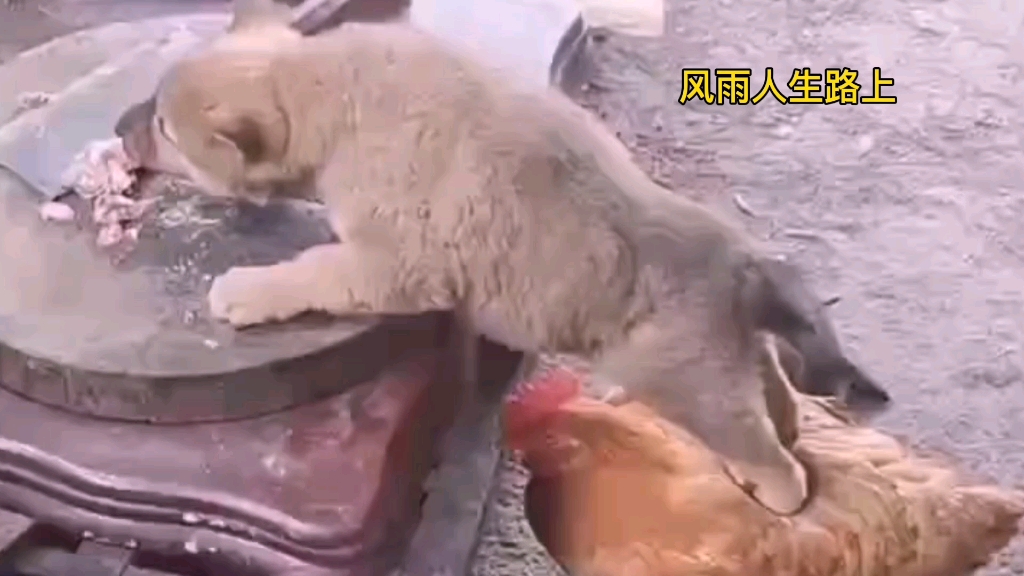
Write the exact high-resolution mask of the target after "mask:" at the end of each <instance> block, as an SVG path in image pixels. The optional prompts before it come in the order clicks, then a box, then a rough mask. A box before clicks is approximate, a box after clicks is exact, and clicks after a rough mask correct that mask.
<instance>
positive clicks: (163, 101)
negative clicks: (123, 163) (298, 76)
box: [114, 0, 302, 194]
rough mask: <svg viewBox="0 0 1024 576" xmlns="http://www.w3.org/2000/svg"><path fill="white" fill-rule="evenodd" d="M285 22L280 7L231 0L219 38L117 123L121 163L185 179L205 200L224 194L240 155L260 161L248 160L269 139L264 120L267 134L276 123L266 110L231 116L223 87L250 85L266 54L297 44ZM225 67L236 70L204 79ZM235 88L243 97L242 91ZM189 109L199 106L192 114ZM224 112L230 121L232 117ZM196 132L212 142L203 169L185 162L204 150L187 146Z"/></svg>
mask: <svg viewBox="0 0 1024 576" xmlns="http://www.w3.org/2000/svg"><path fill="white" fill-rule="evenodd" d="M290 20H291V12H290V11H289V9H288V7H287V6H285V5H283V4H280V3H278V2H275V1H274V0H236V2H235V3H234V17H233V19H232V22H231V24H230V26H228V28H227V31H226V33H225V34H224V35H222V36H220V37H218V38H217V39H215V40H214V41H213V42H212V43H211V44H210V45H208V46H206V47H205V48H203V50H202V52H201V53H200V54H198V55H197V56H195V57H193V58H192V59H190V60H188V61H185V62H182V63H179V64H177V65H176V66H175V67H173V68H172V69H171V70H170V71H169V72H168V74H167V75H166V76H165V77H164V79H163V81H162V82H161V84H160V86H159V87H158V89H157V93H156V94H154V95H153V96H152V97H150V98H149V99H147V100H145V101H143V102H140V103H138V104H135V105H133V106H131V107H130V108H129V109H128V110H126V111H125V112H124V113H123V114H122V115H121V117H120V118H119V119H118V121H117V125H116V127H115V129H114V131H115V133H116V134H117V135H118V136H120V137H121V138H122V140H123V141H124V147H125V151H126V152H127V153H128V154H129V156H131V157H132V158H133V159H134V160H135V161H136V163H137V164H138V165H139V166H141V167H142V168H145V169H147V170H150V171H153V172H165V173H170V174H174V175H177V176H184V177H188V178H193V179H196V180H197V183H199V184H200V185H202V186H203V187H204V188H206V189H208V190H209V191H211V192H212V193H218V194H225V193H228V192H226V190H225V186H227V185H228V184H229V181H228V180H225V178H227V177H228V176H230V175H231V174H232V170H234V171H235V172H236V173H237V172H238V168H239V165H240V164H239V161H238V160H239V154H242V158H243V159H245V156H244V154H245V153H246V152H249V153H250V157H258V156H260V155H259V154H256V155H252V154H251V153H252V152H254V151H259V150H260V149H261V147H262V145H263V143H264V140H263V139H264V138H269V137H272V136H274V135H275V134H276V132H275V130H274V128H272V127H264V126H263V125H262V124H261V122H262V121H267V120H269V122H270V126H275V124H274V122H275V121H276V120H275V119H274V118H268V116H267V114H266V113H265V110H264V108H265V106H264V104H265V103H266V102H265V103H264V104H260V105H258V106H257V107H256V108H257V109H256V110H255V111H250V114H249V115H248V116H246V114H245V113H244V112H243V111H242V110H240V108H239V107H240V106H242V105H243V103H241V102H237V101H236V100H235V99H234V96H235V95H233V94H231V87H232V86H235V87H242V86H240V85H239V83H240V82H244V81H246V80H245V79H246V78H253V77H258V76H259V75H260V74H259V71H258V69H259V68H260V63H261V62H262V64H263V65H266V64H267V63H268V62H269V59H270V55H271V54H272V53H273V52H275V51H277V50H279V49H281V48H283V47H286V46H288V45H292V44H294V43H296V42H298V41H300V40H301V39H302V35H301V34H300V33H299V32H298V31H296V30H294V29H292V28H291V27H290V26H289V23H290ZM233 59H237V64H239V65H236V66H227V67H226V69H225V73H226V74H227V75H226V76H224V77H220V76H219V75H218V74H217V73H216V71H211V67H214V68H215V67H216V63H218V62H222V63H223V62H230V61H232V60H233ZM211 65H213V66H211ZM263 87H265V86H263ZM242 88H243V89H242V93H243V94H244V93H245V90H246V89H248V88H249V87H242ZM261 94H263V95H265V94H266V92H265V91H264V92H261ZM256 100H258V97H257V98H256ZM158 102H159V103H160V104H159V106H158ZM196 103H202V105H201V106H200V107H196ZM214 104H220V105H219V106H215V105H214ZM202 106H205V107H206V109H205V110H203V109H202ZM158 110H160V111H161V113H160V114H158ZM231 110H235V111H236V112H238V114H236V115H235V116H234V117H232V113H231ZM280 125H281V122H277V126H278V127H279V126H280ZM197 129H198V130H199V131H200V132H206V133H208V134H211V135H213V136H211V137H213V138H215V139H216V142H215V143H211V147H212V152H213V153H214V154H213V156H209V157H207V160H208V161H209V162H207V164H211V165H210V166H208V165H206V164H204V163H203V162H196V161H194V160H193V157H194V156H195V155H196V154H200V153H201V151H202V149H203V146H204V145H200V146H199V147H196V145H195V144H196V142H195V138H192V136H195V134H193V132H195V131H196V130H197ZM179 132H180V134H179ZM183 138H184V139H183ZM225 138H226V139H227V141H225ZM199 139H200V140H202V138H199ZM266 143H269V142H266ZM226 145H230V146H233V147H234V148H235V153H232V154H228V153H227V152H226V151H225V146H226ZM269 148H273V146H269ZM229 156H232V157H234V158H235V160H234V165H235V166H234V168H229V163H227V162H226V160H227V158H228V157H229ZM248 159H250V160H251V158H248ZM241 165H244V162H242V164H241Z"/></svg>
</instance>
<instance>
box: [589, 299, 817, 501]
mask: <svg viewBox="0 0 1024 576" xmlns="http://www.w3.org/2000/svg"><path fill="white" fill-rule="evenodd" d="M699 322H700V318H695V317H692V316H680V317H677V318H673V319H665V318H659V319H655V320H654V321H653V322H651V323H649V324H646V325H642V326H640V327H638V328H637V329H636V330H634V331H633V333H632V334H631V335H630V339H629V340H628V341H627V342H625V343H624V344H623V345H621V346H618V347H616V348H613V349H612V350H609V351H608V352H607V353H606V354H605V355H603V356H602V357H601V358H600V359H599V360H598V362H597V365H596V366H595V370H594V378H595V380H598V379H599V380H604V381H606V382H610V383H614V384H619V385H621V386H623V387H624V388H625V389H626V391H627V393H628V394H629V396H630V397H631V398H635V399H637V400H640V401H644V402H645V403H647V404H648V405H649V406H651V407H653V408H655V409H657V410H658V411H659V413H660V414H661V416H663V417H665V418H666V419H668V420H670V421H672V422H674V423H676V424H678V425H680V426H682V427H683V428H685V429H686V430H688V431H689V432H691V433H692V434H694V435H695V436H696V437H697V438H699V439H700V440H702V441H703V442H704V443H705V444H706V445H707V446H708V447H709V448H710V449H712V450H714V451H715V452H717V453H718V454H719V455H720V456H721V457H722V458H723V459H724V461H725V462H724V464H725V467H726V470H727V472H728V473H729V474H730V475H731V476H732V477H733V480H734V481H736V483H737V484H739V485H740V486H741V487H743V488H744V489H745V491H747V492H748V493H750V494H751V495H752V496H753V497H754V498H755V499H756V500H757V501H758V502H760V503H761V504H762V505H764V506H765V507H766V508H768V509H770V510H772V511H773V512H775V513H778V514H792V513H795V512H798V511H799V510H800V509H801V508H802V507H803V504H804V502H805V501H806V499H807V496H808V486H807V474H806V471H805V470H804V468H803V466H802V465H801V464H800V463H799V462H798V461H797V460H796V458H795V457H794V456H793V455H792V453H791V452H790V451H789V450H787V449H786V447H785V446H784V445H783V443H782V441H781V440H780V438H779V435H778V433H777V431H776V426H775V424H773V422H772V419H771V417H770V415H769V412H768V407H767V405H766V401H765V400H766V397H765V385H764V383H763V381H762V380H761V378H760V375H759V373H758V366H757V355H756V353H755V352H754V351H751V352H750V353H746V352H738V351H737V350H736V348H737V347H736V346H735V344H734V343H730V342H728V341H723V339H722V338H719V337H716V336H713V335H711V334H709V333H708V332H710V331H709V330H706V329H704V330H696V329H695V326H698V325H699Z"/></svg>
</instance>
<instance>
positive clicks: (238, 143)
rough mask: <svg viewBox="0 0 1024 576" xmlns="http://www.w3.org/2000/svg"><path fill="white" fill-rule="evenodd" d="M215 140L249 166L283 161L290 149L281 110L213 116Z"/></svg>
mask: <svg viewBox="0 0 1024 576" xmlns="http://www.w3.org/2000/svg"><path fill="white" fill-rule="evenodd" d="M211 120H212V121H213V131H214V138H215V139H217V140H219V141H220V142H222V143H225V144H229V145H231V146H232V147H234V148H235V149H237V150H238V152H239V153H240V154H241V157H242V159H243V161H244V163H245V164H246V165H249V166H252V165H255V164H260V163H263V162H273V161H276V160H280V159H281V157H282V156H284V153H285V147H286V146H287V143H288V142H287V139H288V130H287V123H286V121H285V118H284V115H283V114H281V113H280V112H279V111H278V110H276V109H275V110H272V111H266V112H264V111H261V110H236V111H226V112H218V113H212V114H211Z"/></svg>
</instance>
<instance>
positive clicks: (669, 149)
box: [0, 0, 1024, 576]
mask: <svg viewBox="0 0 1024 576" xmlns="http://www.w3.org/2000/svg"><path fill="white" fill-rule="evenodd" d="M147 1H148V0H147ZM205 1H206V0H195V1H189V2H181V3H180V4H177V3H176V4H177V5H179V6H181V7H182V9H183V10H196V9H200V8H201V7H203V6H204V2H205ZM53 2H54V3H55V6H58V7H63V9H57V8H52V7H50V8H46V7H45V6H44V8H46V9H47V10H48V11H49V13H50V14H51V15H49V16H48V15H47V14H46V13H42V12H38V11H35V12H33V10H34V7H35V5H34V4H31V3H29V4H28V5H26V6H24V7H22V8H18V9H16V11H13V12H3V13H2V15H0V60H2V59H4V58H5V56H9V55H10V54H13V53H16V52H17V51H18V50H21V49H23V48H24V47H26V46H29V45H32V44H35V43H38V42H41V41H43V40H45V39H47V38H49V37H51V36H53V35H55V34H59V33H63V32H66V31H69V30H71V29H73V28H75V27H77V26H82V25H88V24H93V23H95V22H99V21H101V20H102V16H103V9H102V7H103V6H104V4H103V3H101V2H99V0H89V1H88V2H86V1H85V0H80V1H79V2H71V1H70V0H66V1H65V3H64V4H56V3H57V2H59V0H53ZM71 3H73V4H75V6H79V5H84V6H85V8H84V9H82V10H77V11H75V12H73V13H74V14H76V17H74V18H72V17H69V16H67V14H68V13H69V11H68V10H67V9H66V8H67V6H68V5H70V4H71ZM666 3H667V5H668V9H669V18H668V21H667V23H666V32H667V33H666V35H665V37H664V38H660V39H656V40H636V39H624V38H619V37H608V38H607V39H605V40H604V41H603V42H599V43H597V44H595V46H594V47H593V48H594V50H593V52H594V54H595V61H594V65H595V74H596V75H595V77H594V79H593V81H592V83H591V84H590V85H588V89H587V90H586V91H582V92H581V93H580V99H581V100H582V101H583V102H585V103H586V104H587V105H588V106H591V107H593V108H595V109H596V110H597V111H598V112H600V113H601V114H602V115H603V116H605V117H606V119H607V121H608V122H609V123H610V124H611V125H612V126H614V127H615V128H616V130H618V131H619V132H620V134H621V136H622V138H623V139H624V140H625V141H626V142H627V144H629V145H630V146H631V147H632V148H633V150H634V151H635V152H636V153H637V156H638V158H639V159H640V161H641V163H642V164H643V165H644V166H645V167H647V168H648V169H649V171H650V172H651V174H652V175H653V176H654V177H655V178H657V179H658V180H660V181H662V182H664V183H666V184H668V185H670V186H673V187H675V188H677V189H679V190H680V191H681V192H683V193H686V194H690V195H692V196H694V197H697V198H701V199H704V200H707V201H708V202H711V203H713V204H716V205H720V206H722V207H723V209H726V210H729V211H731V212H733V213H734V214H738V215H739V217H740V218H743V219H744V220H745V221H746V222H747V223H748V224H749V227H750V229H751V230H752V231H753V232H755V233H757V234H758V235H759V236H761V237H764V238H769V239H771V240H772V241H773V243H774V245H776V246H777V247H778V248H779V249H780V251H781V252H783V253H786V254H788V255H790V256H791V257H792V258H793V259H794V260H795V261H796V262H797V263H798V264H800V265H801V266H802V267H803V268H804V269H805V270H806V271H807V273H808V275H809V277H810V279H811V280H812V282H813V283H814V284H815V286H816V288H817V290H818V292H819V293H820V294H822V295H823V296H831V295H838V296H841V298H842V299H841V301H840V302H839V303H838V304H836V305H835V306H834V307H833V315H834V319H835V321H836V324H837V328H838V329H839V332H840V333H841V337H842V338H843V340H844V342H845V343H846V345H847V348H848V350H849V352H850V353H851V356H852V357H854V358H855V359H857V360H858V361H860V362H861V363H862V364H863V365H864V366H865V367H866V368H867V370H868V371H869V372H871V373H872V374H873V375H874V376H875V377H877V379H878V380H879V381H880V382H882V383H884V384H885V385H886V386H887V387H888V388H889V390H890V391H891V392H892V394H893V396H894V399H895V400H894V402H895V403H894V406H893V407H892V408H891V409H890V410H889V411H888V412H886V413H885V414H883V415H882V416H880V417H879V418H878V419H877V420H876V421H875V423H876V425H878V426H879V427H880V428H882V429H884V430H886V431H888V432H890V433H893V434H896V435H897V436H899V437H902V438H906V439H907V441H908V442H909V443H911V444H913V445H915V446H918V447H921V448H922V449H926V450H931V451H938V452H942V453H946V454H949V455H951V456H953V457H955V458H957V459H959V460H960V461H961V462H963V464H964V467H965V468H967V469H969V470H972V471H974V472H975V473H977V474H978V475H979V476H982V477H985V478H989V479H992V480H994V481H996V482H998V483H1000V484H1003V485H1006V486H1020V485H1021V484H1022V482H1021V480H1022V478H1024V383H1022V380H1024V371H1022V356H1021V354H1022V350H1021V343H1022V341H1024V224H1022V223H1021V222H1022V221H1024V190H1021V184H1020V182H1022V181H1024V162H1022V160H1024V154H1022V145H1021V144H1022V143H1021V136H1020V135H1021V134H1022V131H1021V128H1022V122H1024V115H1022V113H1021V109H1022V108H1021V106H1022V105H1021V104H1020V102H1022V101H1024V84H1022V83H1021V79H1022V77H1024V34H1022V33H1021V28H1022V26H1024V3H1020V2H1013V1H1010V0H1001V1H997V0H990V1H988V2H972V1H970V0H945V1H941V0H940V1H936V0H894V1H892V2H889V1H884V0H785V1H782V0H776V1H773V2H765V1H764V0H710V1H707V0H705V1H700V2H698V1H696V0H666ZM139 6H140V8H139V9H140V11H141V13H142V14H140V15H144V14H145V10H147V9H150V8H152V6H153V4H149V3H146V2H143V3H141V4H140V5H139ZM147 7H149V8H147ZM2 11H3V9H2V8H0V12H2ZM10 14H15V15H16V16H15V17H12V16H10ZM62 14H64V15H63V16H62ZM92 18H96V20H95V22H93V21H90V19H92ZM875 66H877V67H880V68H881V75H882V76H883V77H886V78H892V79H893V80H894V85H893V86H888V87H885V88H883V89H882V91H883V94H885V95H894V96H897V97H898V102H897V103H896V104H895V105H884V104H858V105H839V104H832V105H829V106H824V105H817V104H788V105H785V106H783V105H780V104H778V103H777V102H775V101H773V100H772V98H771V97H769V98H768V99H766V100H765V101H762V102H761V103H759V104H757V105H745V106H741V105H728V104H725V105H721V106H718V105H707V104H704V103H702V102H692V101H691V102H687V103H686V104H685V105H683V106H680V105H679V104H678V99H679V96H680V86H681V73H680V69H681V68H709V69H712V70H714V69H715V68H723V67H724V68H751V69H753V77H752V80H751V90H752V92H754V93H756V92H757V91H759V89H760V87H761V85H762V82H763V78H764V69H765V67H772V68H773V70H774V73H775V80H776V82H777V84H778V86H779V88H780V90H781V91H782V93H783V94H785V95H791V94H793V93H792V91H791V90H790V89H789V88H787V86H786V84H787V82H788V81H789V79H790V74H791V73H792V71H793V69H794V68H795V67H801V68H802V67H810V68H811V71H812V72H815V73H819V74H820V73H823V71H824V69H825V68H828V67H835V68H843V67H848V68H850V69H853V70H856V71H858V72H859V78H858V79H857V81H858V83H860V84H861V85H862V86H863V88H862V90H861V95H862V96H866V95H870V94H871V91H872V81H871V76H872V72H871V69H872V67H875ZM713 78H714V76H712V79H713ZM738 205H741V206H743V208H744V210H743V211H749V212H751V213H752V214H753V215H754V216H748V215H744V214H740V212H741V211H740V210H738V209H737V206H738ZM525 482H526V475H525V473H524V472H523V470H522V469H520V468H518V467H516V466H515V465H514V464H512V463H510V462H506V464H505V467H504V470H503V482H502V486H501V490H502V492H501V494H500V495H499V498H498V505H497V506H496V507H495V509H494V510H492V511H491V514H490V515H489V516H488V517H487V519H486V528H485V534H484V539H483V548H482V554H481V560H480V562H479V564H478V566H477V567H476V570H475V571H474V572H475V574H476V575H478V576H506V575H507V576H513V575H516V576H521V575H523V574H527V575H547V574H557V573H558V569H557V567H555V566H554V564H553V563H552V562H551V560H550V559H549V558H548V557H547V555H546V554H545V553H544V552H543V551H542V550H541V548H540V547H539V545H537V544H536V542H535V540H534V539H533V538H532V535H531V532H530V529H529V527H528V525H527V524H526V523H525V521H524V520H523V516H522V488H523V486H524V485H525ZM979 574H981V575H984V576H1009V575H1024V540H1022V539H1018V540H1017V542H1016V544H1015V545H1014V546H1012V547H1011V548H1010V549H1009V550H1008V551H1007V553H1006V554H1004V555H1003V556H1002V557H1000V558H999V559H997V560H996V561H995V562H993V564H992V565H991V566H989V567H987V568H985V569H983V570H981V571H979Z"/></svg>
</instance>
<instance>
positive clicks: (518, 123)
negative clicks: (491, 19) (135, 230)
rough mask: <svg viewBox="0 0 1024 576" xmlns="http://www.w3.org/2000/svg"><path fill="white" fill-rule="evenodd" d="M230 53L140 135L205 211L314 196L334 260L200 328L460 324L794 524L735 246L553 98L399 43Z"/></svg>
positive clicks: (391, 38)
mask: <svg viewBox="0 0 1024 576" xmlns="http://www.w3.org/2000/svg"><path fill="white" fill-rule="evenodd" d="M243 28H244V27H243ZM241 45H242V43H240V42H231V43H223V44H221V45H219V46H217V45H215V46H213V47H211V49H210V50H208V51H205V52H203V53H202V54H200V55H197V56H195V57H193V58H191V59H188V60H185V61H183V62H181V63H180V64H178V65H177V66H176V67H175V68H174V69H173V70H171V71H170V73H169V74H168V75H167V77H166V78H165V79H164V81H163V82H162V84H161V86H160V88H159V90H158V92H157V98H156V114H155V116H154V122H155V124H156V126H155V127H154V128H155V130H156V131H157V132H158V133H159V134H160V135H161V136H160V137H161V138H164V139H166V141H167V142H168V143H170V144H171V145H172V146H173V147H174V148H175V149H176V150H177V151H178V152H179V153H180V157H181V158H182V159H184V160H185V161H186V162H185V163H186V164H188V166H189V168H188V173H189V174H190V175H192V176H193V177H195V178H196V179H197V180H198V181H199V182H200V183H202V184H203V185H204V186H205V187H206V188H207V189H209V190H210V191H211V192H212V193H216V194H233V195H242V196H245V195H249V194H251V191H252V190H258V191H259V192H258V193H257V194H256V196H255V197H256V198H257V199H261V200H262V199H263V198H264V197H265V191H266V190H268V189H270V188H272V187H273V186H275V185H277V184H279V183H282V182H288V183H290V182H302V181H306V182H314V183H315V187H312V188H310V189H311V190H313V191H314V192H313V194H314V196H315V198H316V199H318V200H321V201H323V202H324V203H325V204H326V205H327V207H328V208H329V211H330V214H331V224H332V226H333V227H334V229H335V231H336V232H337V234H338V236H339V237H340V238H341V239H342V242H341V243H340V244H330V245H323V246H317V247H314V248H311V249H309V250H307V251H306V252H304V253H303V254H301V255H300V256H298V257H297V258H295V259H294V260H292V261H288V262H282V263H280V264H276V265H273V266H265V267H238V268H234V269H232V270H229V271H228V272H227V273H226V274H224V275H223V276H220V277H219V278H217V279H216V280H215V281H214V283H213V286H212V288H211V290H210V294H209V304H210V309H211V312H212V314H213V315H214V316H215V317H218V318H222V319H225V320H228V321H229V322H231V323H232V324H234V325H236V326H245V325H250V324H256V323H261V322H267V321H273V320H284V319H287V318H290V317H293V316H295V315H297V314H300V313H302V312H304V311H307V310H321V311H326V312H329V313H332V314H338V315H344V314H350V313H354V312H374V313H408V312H417V311H423V310H429V309H449V308H453V307H460V308H462V309H464V310H468V313H469V315H470V316H471V321H472V322H473V323H475V325H476V326H477V327H478V328H479V330H480V331H481V332H483V333H484V334H486V335H488V336H490V337H492V338H494V339H497V340H499V341H501V342H503V343H505V344H506V345H509V346H510V347H514V348H518V349H523V350H528V351H553V352H563V353H575V354H581V355H585V356H588V357H590V358H591V359H593V361H594V363H595V371H594V376H595V379H596V380H598V381H600V382H604V383H607V384H609V385H621V386H622V387H623V388H625V389H626V390H627V391H628V393H629V395H630V396H631V397H633V398H639V399H642V400H647V401H648V402H649V403H650V404H651V405H652V406H656V407H658V408H659V409H660V411H661V412H662V413H663V414H665V415H666V416H667V417H668V418H671V419H673V420H675V421H676V422H679V423H680V424H681V425H683V426H685V427H687V428H688V429H690V430H692V431H693V432H694V433H695V434H697V435H698V436H699V437H701V438H702V439H704V440H705V441H706V442H707V443H708V445H709V446H710V447H711V448H712V449H714V450H717V451H718V452H719V453H720V454H722V456H724V457H725V459H726V460H727V462H728V466H729V468H730V471H731V473H732V474H733V475H734V476H735V477H738V479H739V480H740V481H742V482H744V483H749V484H750V485H751V486H752V490H753V494H754V496H755V497H756V498H757V499H758V500H759V501H760V502H762V503H763V504H765V505H766V506H768V507H769V508H771V509H773V510H775V511H778V512H780V513H791V512H794V511H796V510H797V509H798V508H799V507H800V506H801V505H802V504H803V502H804V500H805V498H806V496H807V484H806V477H805V472H804V470H803V468H802V467H801V466H800V465H799V464H798V463H797V462H796V460H795V459H794V458H793V456H792V455H791V454H790V453H789V451H788V450H786V449H785V448H784V447H783V446H782V444H781V443H780V441H779V437H778V435H777V434H776V431H775V427H774V426H773V423H772V421H771V419H770V418H769V414H768V410H767V408H766V405H765V392H764V389H763V386H764V385H763V384H762V379H761V378H760V377H759V376H758V368H757V347H756V346H755V345H754V342H755V333H756V331H755V330H754V325H755V324H756V323H757V321H758V317H759V315H760V314H762V311H761V310H759V309H758V308H759V306H761V305H762V303H761V300H762V298H761V293H762V292H763V287H762V284H764V283H765V282H767V281H768V280H767V279H766V278H764V277H763V274H762V271H761V268H762V267H761V262H762V257H761V256H760V251H759V249H757V248H756V247H755V246H754V245H753V244H752V243H751V242H750V240H749V239H748V237H747V236H746V235H745V234H743V233H742V232H740V231H739V229H738V228H736V227H734V226H732V225H730V224H729V223H727V222H725V221H723V220H722V219H721V218H719V217H718V216H717V215H715V214H713V213H711V212H709V211H708V210H706V209H705V208H703V207H701V206H699V205H697V204H695V203H693V202H691V201H688V200H686V199H684V198H681V197H679V196H675V195H673V194H671V193H669V192H668V191H666V190H664V189H662V188H660V187H658V186H657V185H655V184H654V183H653V182H652V181H651V180H650V179H648V178H647V177H646V175H645V174H644V173H643V172H642V171H641V170H640V169H639V168H638V167H637V166H636V165H635V164H634V163H633V162H632V160H631V159H630V155H629V153H628V151H627V150H626V149H625V148H624V147H623V146H622V144H621V143H620V142H619V141H618V140H617V139H616V138H615V137H614V136H613V135H612V134H610V133H609V132H608V131H607V130H606V129H605V128H604V127H603V126H602V125H601V124H600V123H599V122H598V121H597V120H596V119H595V118H593V117H592V116H591V115H590V114H588V113H587V112H585V111H583V110H582V109H580V108H579V107H578V106H576V105H575V104H573V103H572V102H570V101H568V100H567V99H565V98H564V97H562V96H560V95H558V94H556V93H553V92H551V93H548V92H544V93H537V92H531V91H526V90H520V89H518V88H517V87H516V86H514V85H513V83H511V82H508V81H506V80H504V79H502V78H498V77H496V76H495V75H493V74H492V73H490V72H489V71H487V70H485V69H484V68H483V67H482V66H481V65H479V64H477V63H476V62H474V61H473V60H472V59H470V58H467V57H466V56H465V55H464V54H462V53H461V52H459V51H458V50H456V49H453V48H451V47H449V46H447V45H445V44H444V43H442V42H441V41H439V40H438V39H436V38H434V37H432V36H430V35H427V34H425V33H421V32H417V31H415V30H413V29H412V28H410V27H407V26H404V25H390V24H389V25H355V24H353V25H346V26H345V27H343V28H342V29H341V30H338V31H336V32H332V33H329V34H326V35H324V36H318V37H312V38H302V39H297V40H295V41H289V42H281V43H276V44H274V45H273V46H272V47H267V46H266V45H262V44H259V43H252V44H248V45H246V46H244V47H240V46H241Z"/></svg>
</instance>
